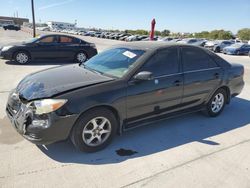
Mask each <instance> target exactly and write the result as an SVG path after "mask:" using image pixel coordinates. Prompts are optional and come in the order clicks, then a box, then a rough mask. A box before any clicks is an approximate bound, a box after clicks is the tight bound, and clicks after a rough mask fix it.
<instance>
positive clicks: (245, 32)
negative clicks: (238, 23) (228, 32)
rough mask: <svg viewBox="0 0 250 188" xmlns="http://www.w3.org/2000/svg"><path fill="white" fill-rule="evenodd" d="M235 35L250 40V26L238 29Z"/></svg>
mask: <svg viewBox="0 0 250 188" xmlns="http://www.w3.org/2000/svg"><path fill="white" fill-rule="evenodd" d="M237 35H238V37H239V38H240V39H241V40H250V28H244V29H240V30H239V31H238V33H237Z"/></svg>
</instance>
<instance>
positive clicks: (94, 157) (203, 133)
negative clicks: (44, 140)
mask: <svg viewBox="0 0 250 188" xmlns="http://www.w3.org/2000/svg"><path fill="white" fill-rule="evenodd" d="M249 109H250V101H248V100H245V99H241V98H235V99H233V100H232V102H231V104H230V105H229V106H226V108H225V109H224V112H223V113H222V114H221V115H220V116H219V117H216V118H208V117H206V116H204V115H202V114H201V113H195V114H189V115H184V116H180V117H178V118H173V119H168V120H163V121H161V122H158V123H155V124H151V125H150V126H144V127H141V128H137V129H134V130H132V131H129V132H126V133H124V134H123V135H122V136H117V137H116V138H115V139H114V140H113V143H112V144H111V145H110V146H109V147H107V148H106V149H104V150H102V151H99V152H97V153H81V152H79V151H77V150H76V149H74V147H73V145H72V144H71V142H70V141H64V142H59V143H55V144H51V145H47V146H46V148H44V147H42V146H39V149H40V150H41V151H42V152H43V153H44V154H46V155H47V156H48V157H50V158H51V159H53V160H55V161H58V162H61V163H80V164H94V165H99V164H109V163H119V162H122V161H125V160H128V159H131V158H139V157H142V156H146V155H151V154H154V153H157V152H161V151H166V150H169V149H171V148H174V147H178V146H181V145H184V144H188V143H190V142H200V143H201V144H208V145H211V146H213V147H216V146H217V145H220V143H216V142H214V141H212V140H211V139H209V137H213V136H216V135H219V134H223V133H226V132H228V131H231V130H234V129H237V128H240V127H243V126H247V125H248V124H249V123H250V116H249ZM2 131H4V130H2ZM2 134H4V132H2ZM18 141H19V140H18ZM123 149H125V150H123ZM117 151H118V154H119V152H125V155H122V154H124V153H121V155H120V154H119V155H118V154H117ZM126 152H128V153H129V154H130V156H128V155H126Z"/></svg>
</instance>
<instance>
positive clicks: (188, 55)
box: [182, 47, 217, 72]
mask: <svg viewBox="0 0 250 188" xmlns="http://www.w3.org/2000/svg"><path fill="white" fill-rule="evenodd" d="M182 62H183V70H184V72H185V71H194V70H201V69H208V68H213V67H217V64H216V63H215V62H214V61H213V60H212V59H211V58H210V57H209V55H208V54H206V53H205V52H204V51H203V50H201V49H199V48H191V47H183V48H182Z"/></svg>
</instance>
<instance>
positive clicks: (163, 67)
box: [142, 48, 179, 77]
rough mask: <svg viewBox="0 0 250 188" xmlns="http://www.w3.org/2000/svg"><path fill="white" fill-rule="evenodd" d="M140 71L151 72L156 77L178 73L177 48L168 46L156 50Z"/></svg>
mask: <svg viewBox="0 0 250 188" xmlns="http://www.w3.org/2000/svg"><path fill="white" fill-rule="evenodd" d="M142 71H149V72H152V73H153V75H154V76H156V77H157V76H163V75H168V74H174V73H178V72H179V63H178V49H177V48H168V49H165V50H161V51H159V52H157V53H156V54H155V55H154V56H153V57H151V58H150V59H149V61H148V62H146V64H144V65H143V67H142Z"/></svg>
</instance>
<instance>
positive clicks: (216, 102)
mask: <svg viewBox="0 0 250 188" xmlns="http://www.w3.org/2000/svg"><path fill="white" fill-rule="evenodd" d="M224 101H225V99H224V95H223V94H222V93H218V94H216V95H215V96H214V98H213V100H212V103H211V110H212V112H214V113H218V112H219V111H220V110H221V109H222V107H223V105H224Z"/></svg>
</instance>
